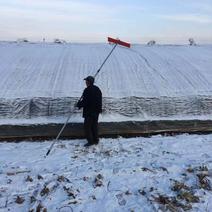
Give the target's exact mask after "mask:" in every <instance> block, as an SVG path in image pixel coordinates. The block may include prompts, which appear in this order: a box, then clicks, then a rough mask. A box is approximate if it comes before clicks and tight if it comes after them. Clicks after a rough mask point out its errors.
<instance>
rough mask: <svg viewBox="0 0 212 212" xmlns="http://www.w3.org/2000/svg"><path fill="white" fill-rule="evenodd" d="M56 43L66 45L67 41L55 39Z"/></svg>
mask: <svg viewBox="0 0 212 212" xmlns="http://www.w3.org/2000/svg"><path fill="white" fill-rule="evenodd" d="M54 43H57V44H64V43H66V41H65V40H61V39H58V38H56V39H54Z"/></svg>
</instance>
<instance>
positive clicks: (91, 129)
mask: <svg viewBox="0 0 212 212" xmlns="http://www.w3.org/2000/svg"><path fill="white" fill-rule="evenodd" d="M84 80H85V83H86V86H87V88H85V90H84V92H83V94H82V98H81V99H80V100H79V101H78V103H77V107H78V108H79V109H80V108H83V118H84V131H85V136H86V139H87V141H88V143H87V144H85V145H84V146H85V147H88V146H91V145H94V144H95V145H97V144H98V142H99V137H98V118H99V113H101V112H102V92H101V90H100V89H99V88H98V87H97V86H95V85H94V77H92V76H88V77H86V78H85V79H84Z"/></svg>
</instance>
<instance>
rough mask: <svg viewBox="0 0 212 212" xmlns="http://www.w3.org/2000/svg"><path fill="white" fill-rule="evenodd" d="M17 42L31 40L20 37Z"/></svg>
mask: <svg viewBox="0 0 212 212" xmlns="http://www.w3.org/2000/svg"><path fill="white" fill-rule="evenodd" d="M17 42H18V43H28V42H29V40H28V39H27V38H19V39H17Z"/></svg>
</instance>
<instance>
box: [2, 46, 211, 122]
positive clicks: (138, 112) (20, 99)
mask: <svg viewBox="0 0 212 212" xmlns="http://www.w3.org/2000/svg"><path fill="white" fill-rule="evenodd" d="M111 49H112V46H111V45H109V44H72V43H69V44H64V45H59V44H53V43H8V42H0V64H1V66H0V78H1V79H2V80H1V81H0V119H1V120H0V121H1V122H3V123H7V120H8V119H9V120H10V119H18V120H19V121H17V120H14V123H15V122H16V123H17V122H19V123H20V120H21V121H23V122H30V123H35V122H36V119H37V120H38V119H39V118H41V119H43V120H44V121H43V122H46V123H48V122H49V120H50V119H52V120H53V119H56V122H57V119H61V117H64V116H67V114H69V113H72V114H73V119H71V120H73V122H79V120H81V119H80V115H79V111H76V110H75V109H74V104H75V102H76V101H77V100H78V99H79V97H80V96H81V93H82V91H83V89H84V87H85V84H84V81H83V78H84V77H86V76H87V75H94V74H95V73H96V71H97V70H98V68H99V67H100V65H101V64H102V62H103V61H104V59H105V58H106V56H107V55H108V53H109V52H110V50H111ZM96 82H97V85H98V86H99V87H100V88H101V89H102V93H103V97H104V99H103V103H104V104H103V107H104V116H103V118H102V121H105V120H107V119H108V118H107V117H108V116H111V115H112V116H114V115H115V116H116V117H120V119H116V120H117V121H119V120H135V119H136V120H139V121H142V120H150V119H160V118H162V119H163V118H165V119H183V118H185V119H191V118H193V119H194V118H196V119H198V118H199V117H201V118H204V119H212V107H211V105H212V45H199V46H187V45H156V46H152V47H149V46H146V45H132V48H130V49H128V48H123V47H117V48H116V50H115V51H114V52H113V54H112V56H111V57H110V58H109V60H108V61H107V62H106V64H105V66H104V67H103V69H102V71H101V72H100V74H99V75H98V76H97V78H96ZM76 117H77V118H76ZM24 119H25V120H24ZM26 120H28V121H26Z"/></svg>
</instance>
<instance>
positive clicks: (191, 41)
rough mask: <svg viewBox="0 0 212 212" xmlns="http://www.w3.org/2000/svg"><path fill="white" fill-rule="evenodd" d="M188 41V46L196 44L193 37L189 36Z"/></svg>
mask: <svg viewBox="0 0 212 212" xmlns="http://www.w3.org/2000/svg"><path fill="white" fill-rule="evenodd" d="M188 41H189V45H190V46H196V45H197V44H196V42H195V41H194V39H193V38H189V39H188Z"/></svg>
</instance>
